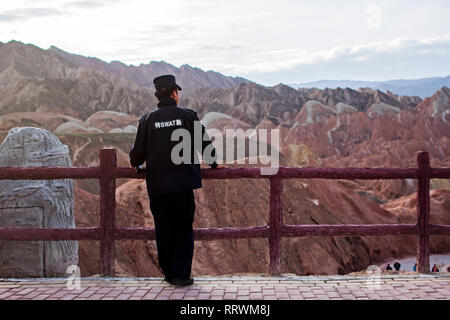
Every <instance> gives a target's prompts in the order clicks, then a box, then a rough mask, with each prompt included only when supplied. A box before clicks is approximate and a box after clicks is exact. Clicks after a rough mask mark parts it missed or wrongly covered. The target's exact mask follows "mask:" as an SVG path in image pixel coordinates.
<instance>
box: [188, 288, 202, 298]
mask: <svg viewBox="0 0 450 320" xmlns="http://www.w3.org/2000/svg"><path fill="white" fill-rule="evenodd" d="M199 294H200V289H193V290H189V291H187V292H186V294H185V297H194V296H197V295H199Z"/></svg>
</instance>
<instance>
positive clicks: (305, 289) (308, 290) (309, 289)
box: [298, 287, 312, 292]
mask: <svg viewBox="0 0 450 320" xmlns="http://www.w3.org/2000/svg"><path fill="white" fill-rule="evenodd" d="M298 290H299V291H300V292H312V289H311V288H310V287H298Z"/></svg>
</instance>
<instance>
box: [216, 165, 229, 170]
mask: <svg viewBox="0 0 450 320" xmlns="http://www.w3.org/2000/svg"><path fill="white" fill-rule="evenodd" d="M226 168H228V167H227V166H225V165H223V164H218V165H217V167H215V169H226Z"/></svg>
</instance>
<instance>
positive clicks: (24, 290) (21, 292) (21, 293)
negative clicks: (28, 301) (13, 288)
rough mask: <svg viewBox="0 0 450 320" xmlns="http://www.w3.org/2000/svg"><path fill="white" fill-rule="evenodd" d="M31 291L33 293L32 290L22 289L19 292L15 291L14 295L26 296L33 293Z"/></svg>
mask: <svg viewBox="0 0 450 320" xmlns="http://www.w3.org/2000/svg"><path fill="white" fill-rule="evenodd" d="M33 291H34V289H22V290H20V291H17V292H16V294H18V295H26V294H28V293H30V292H33Z"/></svg>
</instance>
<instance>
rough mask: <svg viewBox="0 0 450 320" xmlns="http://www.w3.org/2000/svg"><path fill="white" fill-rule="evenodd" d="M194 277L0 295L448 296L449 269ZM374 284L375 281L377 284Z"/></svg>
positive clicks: (22, 289)
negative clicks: (184, 282) (180, 283)
mask: <svg viewBox="0 0 450 320" xmlns="http://www.w3.org/2000/svg"><path fill="white" fill-rule="evenodd" d="M368 279H369V278H368V277H367V276H366V277H348V276H334V277H290V276H282V277H233V278H224V277H220V278H196V279H195V283H194V284H193V285H191V286H188V287H183V288H177V287H174V286H171V285H169V284H167V283H166V282H163V281H162V279H161V278H82V279H81V280H80V286H81V289H69V288H68V287H67V281H66V279H0V300H18V299H20V300H154V299H156V300H166V299H185V300H217V299H219V300H223V299H224V300H278V299H283V300H285V299H291V300H304V299H306V300H322V299H325V300H360V299H366V300H367V299H377V300H380V299H383V300H384V299H402V300H404V299H408V300H410V299H426V300H431V299H432V300H434V299H444V300H449V299H450V275H449V274H443V275H414V276H392V275H390V276H384V275H382V276H381V277H380V278H379V282H372V283H370V282H368ZM377 285H379V286H377Z"/></svg>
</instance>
